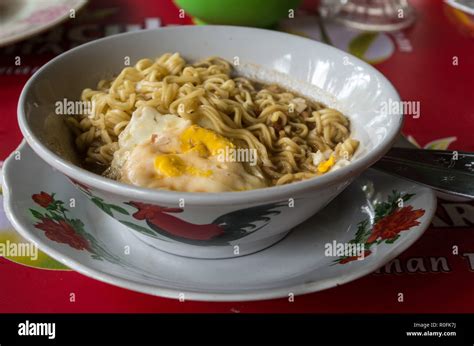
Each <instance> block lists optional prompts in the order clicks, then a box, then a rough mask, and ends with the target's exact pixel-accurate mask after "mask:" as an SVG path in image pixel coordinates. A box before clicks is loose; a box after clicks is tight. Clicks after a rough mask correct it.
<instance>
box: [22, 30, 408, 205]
mask: <svg viewBox="0 0 474 346" xmlns="http://www.w3.org/2000/svg"><path fill="white" fill-rule="evenodd" d="M183 30H184V31H187V30H198V31H199V30H201V31H203V32H204V33H205V32H206V31H207V30H233V31H243V32H247V34H252V33H254V32H255V31H260V32H262V33H264V34H271V35H279V36H281V37H282V39H291V40H300V41H305V42H306V43H307V44H312V45H317V46H320V47H321V48H322V49H326V50H329V51H332V52H333V53H335V54H338V55H341V54H343V55H345V56H350V57H351V60H353V61H355V62H356V63H357V64H358V65H361V66H362V67H363V68H364V69H366V70H367V71H368V72H369V73H371V74H373V75H375V76H376V77H377V78H378V80H379V81H380V83H381V84H382V87H383V89H384V90H385V92H386V93H388V94H389V95H390V94H391V99H393V100H395V101H399V100H400V96H399V94H398V92H397V91H396V89H395V87H394V86H393V85H392V84H391V83H390V82H389V80H388V79H387V78H386V77H385V76H384V75H383V74H382V73H380V72H379V71H378V70H377V69H375V68H374V67H372V66H371V65H369V64H367V63H366V62H364V61H362V60H360V59H359V58H357V57H355V56H353V55H351V54H349V53H347V52H345V51H342V50H340V49H338V48H335V47H332V46H329V45H326V44H324V43H321V42H318V41H315V40H312V39H309V38H305V37H300V36H296V35H292V34H288V33H284V32H279V31H274V30H268V29H260V28H250V27H241V26H230V25H212V26H196V25H181V26H172V27H162V28H157V29H148V30H141V31H134V32H127V33H122V34H117V35H112V36H108V37H104V38H101V39H98V40H94V41H91V42H88V43H85V44H83V45H80V46H78V47H75V48H73V49H70V50H68V51H66V52H64V53H62V54H60V55H58V56H57V57H55V58H53V59H52V60H50V61H49V62H47V63H46V64H45V65H43V66H42V67H41V68H40V69H38V71H36V73H35V74H34V75H33V76H31V77H30V79H29V80H28V81H27V82H26V84H25V86H24V87H23V90H22V92H21V95H20V98H19V100H18V108H17V113H18V124H19V127H20V130H21V132H22V134H23V136H24V138H25V139H26V141H27V142H28V144H29V145H30V146H31V148H32V149H33V150H34V151H35V152H36V153H37V154H38V156H39V157H41V158H42V159H43V160H44V161H46V162H47V163H48V164H49V165H51V166H52V167H54V168H56V169H58V170H59V171H60V172H62V173H63V174H65V175H67V176H68V177H69V178H72V179H74V180H76V181H78V182H80V183H83V184H85V185H87V186H90V187H92V188H95V189H99V190H102V191H106V192H108V193H112V194H115V195H119V196H127V198H138V199H142V200H147V201H152V202H161V203H168V204H176V203H177V202H178V201H180V200H182V199H184V200H185V203H187V204H191V205H206V206H217V205H232V204H235V203H248V202H263V201H270V200H277V199H288V198H291V197H292V196H295V195H296V194H297V193H301V192H303V191H304V190H309V189H316V188H321V187H328V186H330V185H335V184H337V183H340V182H341V181H344V180H346V181H348V180H349V179H350V178H351V177H355V176H356V175H358V174H360V173H361V172H362V171H363V170H365V169H367V168H368V167H369V166H371V165H372V164H373V163H375V162H376V161H377V160H378V159H379V158H381V157H382V156H383V155H384V154H385V153H386V152H387V151H388V150H389V149H390V147H391V146H392V144H393V143H394V142H395V140H396V138H397V136H398V134H399V133H400V130H401V128H402V125H403V115H402V114H391V116H397V117H398V119H395V122H394V125H393V126H392V127H391V128H390V129H389V131H388V133H387V135H386V137H385V138H384V140H383V141H382V142H381V143H380V144H379V145H378V146H377V147H376V148H374V149H372V150H370V151H369V152H368V153H366V154H364V155H363V156H362V157H359V158H358V159H357V160H356V161H354V162H351V164H349V165H347V166H345V167H341V168H340V169H338V170H336V171H334V172H330V173H328V174H325V175H323V176H320V177H314V178H310V179H306V180H302V181H298V182H293V183H290V184H286V185H279V186H271V187H265V188H260V189H254V190H246V191H231V192H181V191H169V190H160V189H151V188H143V187H138V186H134V185H129V184H125V183H121V182H118V181H115V180H112V179H109V178H106V177H103V176H101V175H98V174H96V173H92V172H90V171H88V170H86V169H84V168H82V167H79V166H77V165H74V164H73V163H71V162H69V161H67V160H65V159H63V158H62V157H60V156H59V155H58V154H56V153H54V152H53V151H51V150H50V149H49V148H48V147H47V146H46V145H44V144H43V143H42V142H41V141H40V139H39V138H38V137H37V136H35V135H34V133H33V131H32V130H31V129H30V127H29V124H28V122H27V120H26V112H25V105H26V101H27V100H26V96H27V94H29V91H30V89H31V88H32V86H33V85H34V83H35V82H36V81H37V80H38V77H40V76H41V75H42V74H43V73H44V71H45V70H47V68H49V67H50V66H51V65H53V64H55V63H56V62H57V61H59V60H61V59H63V58H65V57H66V56H67V55H69V54H75V52H76V51H79V50H81V49H85V48H89V47H93V46H96V45H100V44H102V43H103V42H105V41H108V40H114V39H118V38H124V37H133V36H135V35H141V34H144V33H147V32H152V31H155V32H156V31H160V32H162V31H167V32H170V34H172V33H173V32H176V31H183Z"/></svg>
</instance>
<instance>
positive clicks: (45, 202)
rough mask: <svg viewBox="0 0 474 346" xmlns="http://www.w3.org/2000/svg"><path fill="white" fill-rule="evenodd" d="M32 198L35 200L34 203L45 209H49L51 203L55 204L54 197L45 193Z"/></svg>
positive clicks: (42, 192)
mask: <svg viewBox="0 0 474 346" xmlns="http://www.w3.org/2000/svg"><path fill="white" fill-rule="evenodd" d="M32 198H33V201H35V202H36V203H37V204H39V205H40V206H42V207H43V208H47V207H48V206H49V205H50V204H51V203H53V202H54V199H53V197H52V196H51V195H50V194H47V193H46V192H44V191H41V192H40V193H37V194H35V195H33V196H32Z"/></svg>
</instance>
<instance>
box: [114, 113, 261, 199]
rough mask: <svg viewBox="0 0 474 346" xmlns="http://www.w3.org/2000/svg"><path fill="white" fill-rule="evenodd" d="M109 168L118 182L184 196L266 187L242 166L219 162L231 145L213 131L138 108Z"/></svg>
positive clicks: (239, 163) (122, 136) (120, 137)
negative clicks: (164, 190) (172, 191)
mask: <svg viewBox="0 0 474 346" xmlns="http://www.w3.org/2000/svg"><path fill="white" fill-rule="evenodd" d="M118 144H119V149H118V150H117V151H116V152H115V153H114V158H113V161H112V164H111V167H112V170H113V171H115V172H116V173H117V179H118V180H119V181H122V182H125V183H129V184H133V185H137V186H141V187H147V188H162V189H169V190H175V191H188V192H224V191H242V190H249V189H256V188H262V187H266V186H267V182H266V180H265V179H264V178H263V177H256V176H255V175H252V174H250V173H249V172H247V170H246V169H245V167H244V165H243V164H242V163H241V162H223V161H221V160H219V158H220V157H221V156H219V155H218V154H219V152H220V151H221V150H225V149H226V148H227V149H229V148H230V149H233V148H235V147H236V146H235V144H234V143H233V142H232V141H231V140H230V139H228V138H225V137H223V136H221V135H220V134H218V133H216V132H215V131H213V130H210V129H207V128H204V127H201V126H199V125H197V124H193V123H191V121H189V120H185V119H183V118H180V117H179V116H176V115H173V114H160V113H159V112H158V111H157V110H156V109H154V108H152V107H148V106H146V107H141V108H139V109H137V110H136V111H135V112H134V113H133V115H132V118H131V119H130V122H129V123H128V125H127V126H126V128H125V129H124V130H123V131H122V133H121V134H120V136H119V140H118Z"/></svg>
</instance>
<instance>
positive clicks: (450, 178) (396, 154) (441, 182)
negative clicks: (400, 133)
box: [373, 147, 474, 198]
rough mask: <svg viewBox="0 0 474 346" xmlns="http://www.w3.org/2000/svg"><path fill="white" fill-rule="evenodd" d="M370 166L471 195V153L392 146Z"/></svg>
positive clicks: (473, 157) (473, 186) (473, 182)
mask: <svg viewBox="0 0 474 346" xmlns="http://www.w3.org/2000/svg"><path fill="white" fill-rule="evenodd" d="M373 167H374V168H376V169H378V170H381V171H383V172H386V173H389V174H392V175H395V176H399V177H402V178H405V179H408V180H411V181H415V182H417V183H419V184H422V185H426V186H428V187H430V188H432V189H434V190H438V191H442V192H446V193H450V194H453V195H456V196H462V197H467V198H474V153H469V152H463V151H450V150H425V149H411V148H395V147H394V148H392V149H390V150H389V151H388V153H387V154H385V156H384V157H383V158H382V159H380V160H379V161H378V162H376V163H375V164H374V165H373Z"/></svg>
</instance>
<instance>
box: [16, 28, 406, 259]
mask: <svg viewBox="0 0 474 346" xmlns="http://www.w3.org/2000/svg"><path fill="white" fill-rule="evenodd" d="M175 51H176V52H180V53H181V54H182V55H183V57H185V58H186V59H189V60H195V59H199V58H204V57H207V56H210V55H216V56H220V57H223V58H225V59H228V60H229V61H232V60H233V59H234V57H238V58H239V62H240V66H239V70H240V71H241V72H242V73H244V74H247V75H248V76H251V77H254V78H258V79H263V80H267V81H268V80H271V81H275V82H278V83H280V84H283V85H286V86H287V87H290V88H292V89H296V91H299V92H301V93H303V94H305V95H308V96H310V97H315V98H317V99H318V100H319V101H322V102H324V103H325V104H327V105H328V106H332V107H335V108H337V109H339V110H341V111H342V112H343V113H344V114H346V115H347V116H349V118H350V120H351V123H352V133H353V137H354V138H356V139H359V140H360V141H361V148H360V149H359V150H358V152H357V155H356V156H355V157H354V159H353V162H352V163H351V164H350V165H348V166H346V167H343V168H341V169H339V170H336V171H334V172H330V173H328V174H325V175H323V176H321V177H317V178H313V179H309V180H305V181H301V182H297V183H292V184H289V185H283V186H277V187H271V188H265V189H259V190H251V191H243V192H225V193H185V192H172V191H163V190H150V189H145V188H139V187H135V186H130V185H126V184H122V183H118V182H116V181H113V180H110V179H107V178H104V177H102V176H99V175H96V174H94V173H91V172H89V171H87V170H84V169H82V168H80V167H78V166H77V165H76V164H74V162H75V158H74V155H73V154H71V153H72V152H73V149H72V148H73V145H72V138H71V135H70V133H69V131H68V130H67V128H66V127H65V125H64V123H63V118H61V116H58V115H55V114H54V106H55V102H57V101H61V100H63V99H64V98H66V99H68V100H77V99H78V98H79V97H80V93H81V90H82V89H83V88H86V87H95V86H96V83H97V82H98V80H100V79H102V78H104V77H111V76H112V75H114V74H117V73H118V72H119V71H120V70H121V69H122V68H124V59H125V58H126V57H129V58H130V60H131V62H132V64H133V63H134V62H136V61H137V60H138V59H140V58H143V57H150V58H153V57H156V56H159V55H161V54H163V53H166V52H175ZM398 101H399V96H398V94H397V92H396V90H395V89H394V88H393V86H392V85H391V84H390V82H388V81H387V79H386V78H385V77H384V76H383V75H382V74H380V73H379V72H378V71H377V70H376V69H374V68H373V67H371V66H370V65H368V64H366V63H364V62H363V61H361V60H359V59H357V58H355V57H353V56H351V55H349V54H347V53H345V52H343V51H340V50H338V49H335V48H333V47H330V46H327V45H325V44H322V43H319V42H315V41H313V40H309V39H306V38H302V37H298V36H294V35H290V34H286V33H281V32H276V31H270V30H262V29H253V28H245V27H230V26H180V27H170V28H162V29H155V30H146V31H138V32H133V33H127V34H121V35H116V36H111V37H107V38H104V39H101V40H97V41H93V42H90V43H88V44H84V45H82V46H80V47H77V48H75V49H72V50H70V51H68V52H66V53H64V54H62V55H60V56H58V57H57V58H55V59H53V60H51V61H50V62H49V63H48V64H46V65H45V66H43V67H42V68H41V69H40V70H39V71H38V72H37V73H36V74H35V75H34V76H33V77H32V78H31V79H30V80H29V81H28V83H27V84H26V86H25V87H24V89H23V92H22V94H21V96H20V100H19V103H18V121H19V124H20V128H21V131H22V132H23V135H24V136H25V138H26V140H27V141H28V143H29V145H30V146H31V147H32V148H33V150H34V151H35V152H36V153H37V154H38V155H39V156H40V157H41V158H42V159H43V160H45V161H46V162H47V163H48V164H50V165H51V166H53V167H54V168H56V169H57V170H59V171H61V172H62V173H64V174H65V175H66V176H68V177H69V178H70V179H71V181H73V182H75V183H74V184H75V185H76V186H77V187H78V188H79V189H80V190H81V191H82V192H84V193H85V194H86V196H87V197H88V198H89V199H90V200H92V201H93V202H94V204H96V205H97V206H98V207H101V209H103V210H104V211H105V212H107V213H109V214H110V215H112V216H113V217H114V218H116V219H117V220H119V221H120V222H122V223H124V224H126V225H128V226H130V228H129V230H130V231H131V232H134V234H135V235H136V236H138V237H139V238H140V239H142V240H143V241H145V242H147V243H149V244H150V245H153V246H154V247H156V248H159V249H162V250H164V251H168V252H171V253H175V254H179V255H184V256H190V257H201V258H224V257H232V256H239V255H244V254H249V253H252V252H255V251H258V250H261V249H263V248H265V247H267V246H270V245H271V244H273V243H275V242H277V241H278V240H280V239H281V238H283V237H284V236H285V235H286V234H287V233H288V232H289V231H290V230H291V229H292V228H293V227H294V226H296V225H297V224H299V223H301V222H303V221H304V220H306V219H307V218H309V217H310V216H311V215H313V214H314V213H316V212H318V211H319V210H320V209H322V208H323V207H324V206H325V205H327V204H328V203H329V202H330V201H331V200H332V199H333V198H334V197H336V196H337V195H338V194H339V193H340V192H341V191H342V190H343V189H344V188H345V187H347V185H348V184H350V182H351V181H352V180H353V179H354V178H355V177H356V176H358V175H359V174H360V173H361V172H362V171H363V170H365V169H366V168H367V167H369V166H370V165H371V164H373V163H374V162H375V161H377V160H378V159H379V158H380V157H381V156H383V155H384V153H385V152H386V151H387V150H388V149H389V148H390V146H391V145H392V143H393V141H394V140H395V138H396V136H397V134H398V133H399V131H400V128H401V125H402V115H401V114H393V113H390V114H389V113H387V109H386V108H387V107H382V106H383V105H384V104H385V105H387V104H389V103H390V102H398ZM384 108H385V109H384ZM388 110H389V109H388ZM33 174H34V172H33ZM183 201H184V206H183V204H182V203H183ZM344 212H345V211H344V210H341V213H344Z"/></svg>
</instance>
